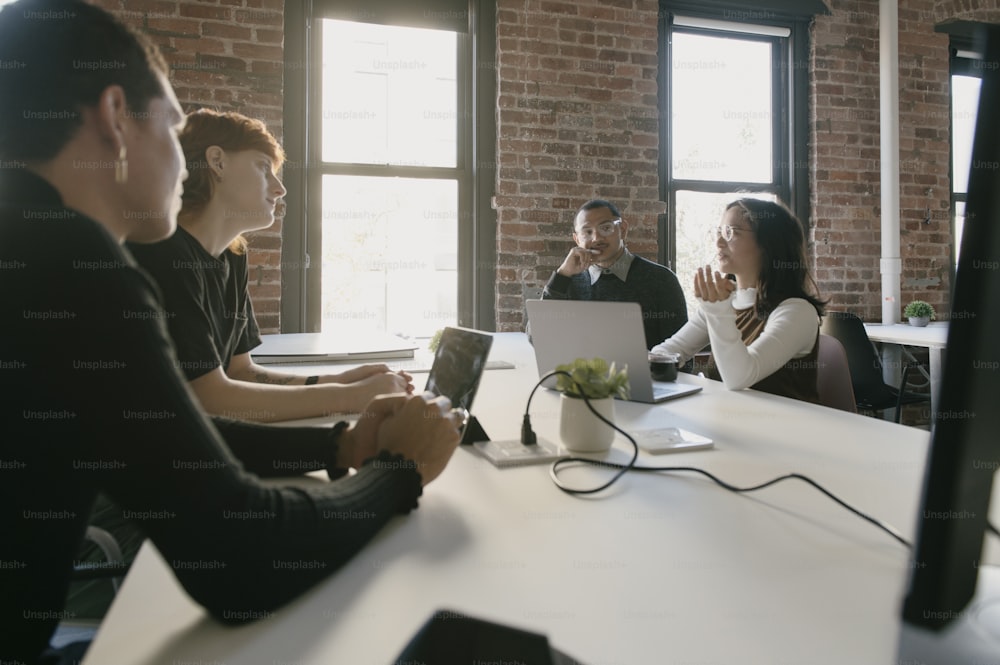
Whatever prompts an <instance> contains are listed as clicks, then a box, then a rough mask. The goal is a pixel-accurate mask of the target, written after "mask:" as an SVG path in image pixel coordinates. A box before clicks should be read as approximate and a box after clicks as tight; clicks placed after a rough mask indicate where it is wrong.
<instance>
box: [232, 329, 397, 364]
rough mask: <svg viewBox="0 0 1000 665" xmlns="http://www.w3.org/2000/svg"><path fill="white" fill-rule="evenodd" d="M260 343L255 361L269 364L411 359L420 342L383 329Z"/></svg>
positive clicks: (293, 335)
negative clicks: (415, 342) (384, 331)
mask: <svg viewBox="0 0 1000 665" xmlns="http://www.w3.org/2000/svg"><path fill="white" fill-rule="evenodd" d="M260 339H261V343H260V346H258V347H257V348H256V349H253V350H252V351H250V355H251V357H253V359H254V361H255V362H257V363H260V364H262V365H263V364H269V363H310V362H312V363H316V362H320V363H321V362H343V361H362V360H387V359H392V358H412V357H413V350H414V349H416V348H417V345H416V344H414V343H413V342H412V341H410V340H406V339H403V338H402V337H399V336H397V335H390V334H388V333H383V332H376V331H372V332H366V333H365V334H353V333H287V334H284V335H261V337H260Z"/></svg>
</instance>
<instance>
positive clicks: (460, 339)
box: [426, 328, 493, 410]
mask: <svg viewBox="0 0 1000 665" xmlns="http://www.w3.org/2000/svg"><path fill="white" fill-rule="evenodd" d="M492 345H493V336H492V335H488V334H486V333H481V332H477V331H475V330H468V329H466V328H445V329H444V332H443V333H442V334H441V343H440V344H439V345H438V348H437V352H436V353H435V354H434V364H433V365H432V366H431V371H430V374H428V376H427V388H426V390H429V391H430V392H432V393H434V394H435V395H444V396H445V397H447V398H448V399H450V400H451V405H452V406H453V407H455V406H462V407H465V408H466V409H469V410H471V409H472V400H473V399H475V397H476V390H478V388H479V379H480V378H481V377H482V376H483V370H484V369H485V368H486V358H487V357H488V356H489V355H490V347H491V346H492Z"/></svg>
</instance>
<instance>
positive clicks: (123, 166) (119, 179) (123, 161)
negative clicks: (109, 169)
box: [115, 146, 128, 185]
mask: <svg viewBox="0 0 1000 665" xmlns="http://www.w3.org/2000/svg"><path fill="white" fill-rule="evenodd" d="M127 154H128V153H127V152H126V151H125V146H122V147H121V149H120V150H119V151H118V159H116V160H115V182H116V183H118V184H119V185H124V184H125V183H127V182H128V159H127Z"/></svg>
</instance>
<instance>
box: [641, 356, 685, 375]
mask: <svg viewBox="0 0 1000 665" xmlns="http://www.w3.org/2000/svg"><path fill="white" fill-rule="evenodd" d="M679 360H680V356H679V355H677V354H676V353H650V354H649V373H650V374H652V376H653V380H654V381H676V380H677V365H678V361H679Z"/></svg>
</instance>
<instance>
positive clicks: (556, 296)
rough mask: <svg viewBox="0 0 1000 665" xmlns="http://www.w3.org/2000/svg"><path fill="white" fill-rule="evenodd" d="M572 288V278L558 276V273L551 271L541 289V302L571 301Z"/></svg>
mask: <svg viewBox="0 0 1000 665" xmlns="http://www.w3.org/2000/svg"><path fill="white" fill-rule="evenodd" d="M572 286H573V278H572V277H567V276H566V275H560V274H559V272H558V271H553V272H552V276H551V277H549V281H548V282H546V284H545V287H544V288H543V289H542V300H548V299H551V300H571V299H572V298H571V296H570V291H571V290H572Z"/></svg>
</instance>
